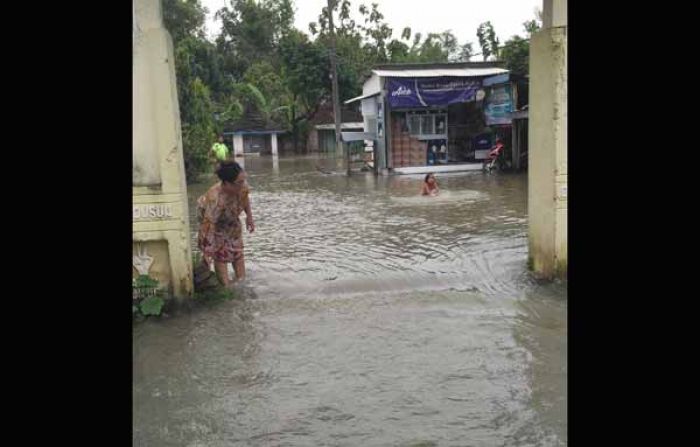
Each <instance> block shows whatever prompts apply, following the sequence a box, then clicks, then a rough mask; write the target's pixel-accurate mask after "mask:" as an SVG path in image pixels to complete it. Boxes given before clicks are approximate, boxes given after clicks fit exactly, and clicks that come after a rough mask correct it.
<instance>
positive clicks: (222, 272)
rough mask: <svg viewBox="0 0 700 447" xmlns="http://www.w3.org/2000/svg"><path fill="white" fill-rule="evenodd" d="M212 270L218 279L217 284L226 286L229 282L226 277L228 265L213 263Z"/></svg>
mask: <svg viewBox="0 0 700 447" xmlns="http://www.w3.org/2000/svg"><path fill="white" fill-rule="evenodd" d="M214 270H216V276H217V278H219V282H220V283H221V284H222V285H224V286H228V285H229V283H230V282H231V280H230V279H229V276H228V264H227V263H225V262H216V261H215V262H214Z"/></svg>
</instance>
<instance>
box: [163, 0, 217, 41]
mask: <svg viewBox="0 0 700 447" xmlns="http://www.w3.org/2000/svg"><path fill="white" fill-rule="evenodd" d="M208 12H209V11H208V10H207V8H205V7H203V6H202V5H201V4H200V3H199V0H163V24H164V25H165V28H166V29H167V30H168V31H169V32H170V35H171V36H172V38H173V45H174V46H176V45H177V44H178V43H179V42H180V41H181V40H183V39H184V38H186V37H189V36H195V37H198V38H202V39H203V38H204V20H205V19H206V15H207V13H208Z"/></svg>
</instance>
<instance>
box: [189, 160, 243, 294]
mask: <svg viewBox="0 0 700 447" xmlns="http://www.w3.org/2000/svg"><path fill="white" fill-rule="evenodd" d="M216 175H217V176H218V177H219V179H220V180H221V182H219V183H217V184H215V185H214V186H212V187H211V188H209V191H207V192H206V193H205V194H204V195H202V196H201V197H200V198H199V199H197V217H198V221H199V233H198V235H197V244H198V246H199V249H200V250H201V252H202V256H203V260H204V262H205V263H206V265H207V267H209V266H211V263H212V262H213V263H214V269H215V270H216V276H217V277H218V279H219V282H221V284H223V285H225V286H227V285H229V284H230V283H231V280H230V279H229V275H228V264H229V263H231V264H233V270H234V271H235V272H236V280H237V281H238V280H242V279H243V278H244V277H245V263H244V260H243V229H242V226H241V221H240V218H239V216H240V214H241V212H243V211H245V214H246V228H247V229H248V232H249V233H252V232H253V231H255V223H254V222H253V213H252V211H251V209H250V200H249V198H248V194H249V190H248V183H247V182H246V173H245V172H244V171H243V169H242V168H241V166H240V165H239V164H238V163H236V162H235V161H223V162H221V164H220V165H219V167H218V169H217V170H216Z"/></svg>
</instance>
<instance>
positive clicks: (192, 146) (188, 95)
mask: <svg viewBox="0 0 700 447" xmlns="http://www.w3.org/2000/svg"><path fill="white" fill-rule="evenodd" d="M206 12H207V10H206V8H204V7H202V5H201V4H200V2H199V0H163V22H164V24H165V26H166V28H167V29H168V31H169V32H170V34H171V36H172V38H173V47H174V53H175V77H176V84H177V93H178V103H179V108H180V121H181V129H182V149H183V158H184V162H185V173H186V175H187V178H188V180H193V179H194V178H196V176H197V174H198V173H199V172H202V171H203V170H204V169H206V167H207V165H208V162H207V160H208V157H207V156H208V151H209V148H210V146H211V144H212V141H213V140H214V136H215V133H216V130H217V129H216V123H215V121H214V116H213V113H214V105H213V103H212V99H211V91H210V89H209V87H208V85H215V86H217V87H218V86H219V85H220V83H221V81H222V76H221V72H220V71H219V68H218V63H217V55H216V52H215V48H214V47H213V45H211V43H210V42H208V41H206V39H204V19H205V15H206Z"/></svg>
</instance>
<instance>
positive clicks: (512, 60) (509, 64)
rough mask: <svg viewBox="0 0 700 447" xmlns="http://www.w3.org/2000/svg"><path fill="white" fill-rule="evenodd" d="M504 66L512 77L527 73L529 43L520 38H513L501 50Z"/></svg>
mask: <svg viewBox="0 0 700 447" xmlns="http://www.w3.org/2000/svg"><path fill="white" fill-rule="evenodd" d="M501 58H502V60H503V61H504V62H505V66H506V68H507V69H508V70H510V71H511V73H513V74H514V75H519V76H525V75H527V74H528V72H529V58H530V43H529V42H528V41H527V40H525V39H523V38H522V37H520V36H513V37H512V38H511V39H509V40H508V41H507V42H506V43H505V44H504V45H503V48H502V50H501Z"/></svg>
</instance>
